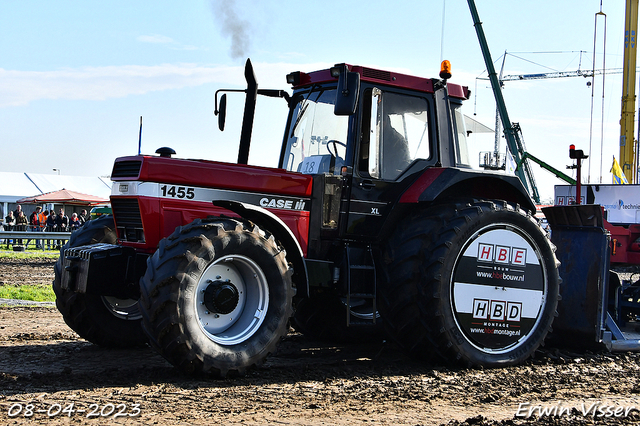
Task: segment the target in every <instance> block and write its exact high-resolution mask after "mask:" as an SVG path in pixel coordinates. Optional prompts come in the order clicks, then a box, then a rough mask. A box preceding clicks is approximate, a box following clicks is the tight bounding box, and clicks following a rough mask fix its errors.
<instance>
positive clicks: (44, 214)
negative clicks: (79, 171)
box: [0, 204, 89, 249]
mask: <svg viewBox="0 0 640 426" xmlns="http://www.w3.org/2000/svg"><path fill="white" fill-rule="evenodd" d="M0 217H1V216H0ZM88 220H89V214H88V213H87V210H84V209H83V210H82V212H80V214H77V213H73V214H72V215H71V217H68V216H67V215H66V214H65V213H64V210H63V209H60V210H59V211H58V214H56V212H55V210H44V211H43V210H42V207H40V206H38V207H36V210H35V211H34V212H33V213H31V215H29V218H27V216H26V215H25V214H24V212H23V211H22V206H21V205H19V204H18V207H17V208H16V209H15V210H14V211H9V214H8V215H7V216H6V217H5V218H4V230H5V231H31V232H44V231H46V232H69V231H70V232H73V231H77V230H78V229H80V228H81V227H82V226H83V225H84V224H85V222H87V221H88ZM29 241H31V240H28V241H27V245H29ZM16 243H17V244H19V245H22V240H17V241H16ZM46 243H47V245H48V246H49V248H51V247H52V246H53V247H55V246H56V244H55V243H54V242H52V241H50V240H47V241H46ZM44 245H45V241H44V240H36V247H37V248H40V249H44ZM57 245H58V246H59V245H60V242H59V241H58V242H57Z"/></svg>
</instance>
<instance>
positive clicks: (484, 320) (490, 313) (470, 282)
mask: <svg viewBox="0 0 640 426" xmlns="http://www.w3.org/2000/svg"><path fill="white" fill-rule="evenodd" d="M383 259H384V260H385V267H384V269H385V274H384V275H385V281H386V282H385V284H384V285H383V286H382V287H383V289H382V291H381V293H382V295H383V297H382V298H381V299H382V300H381V311H382V315H383V317H384V318H385V324H386V325H387V326H388V327H390V330H389V331H390V334H391V335H392V336H395V338H396V340H397V341H398V342H399V343H400V344H401V345H402V346H403V347H405V348H406V349H407V350H408V351H409V352H411V353H412V354H413V355H415V356H417V357H420V358H423V359H429V358H430V357H431V356H432V355H434V354H437V355H439V356H440V358H442V359H444V360H447V361H452V360H455V361H458V362H460V363H462V364H464V365H472V366H485V367H498V366H505V365H514V364H518V363H521V362H522V361H524V360H525V359H527V358H528V357H529V356H530V355H531V354H532V353H533V352H534V351H535V350H536V348H538V346H539V345H540V344H542V343H543V341H544V339H545V337H546V335H547V333H548V332H549V331H550V330H551V324H552V322H553V319H554V317H555V316H556V315H557V314H556V307H557V303H558V290H559V284H560V278H559V275H558V261H557V259H556V257H555V254H554V249H553V247H552V245H551V243H550V242H549V239H548V237H547V236H546V234H545V232H544V231H543V230H542V228H541V227H540V225H539V224H538V222H537V221H536V220H535V218H533V217H532V216H531V215H530V214H527V213H525V212H524V211H523V210H522V209H520V208H519V207H517V206H513V205H511V204H508V203H506V202H497V201H496V202H491V201H477V202H473V203H461V204H457V205H451V206H441V207H437V208H435V209H431V210H427V211H426V212H421V213H420V212H419V213H417V214H414V215H413V216H412V217H410V218H409V219H408V220H406V221H404V222H403V223H401V224H400V225H399V227H398V230H397V232H396V233H395V235H394V236H393V237H392V238H391V239H390V240H389V241H388V243H387V245H386V247H385V249H384V254H383Z"/></svg>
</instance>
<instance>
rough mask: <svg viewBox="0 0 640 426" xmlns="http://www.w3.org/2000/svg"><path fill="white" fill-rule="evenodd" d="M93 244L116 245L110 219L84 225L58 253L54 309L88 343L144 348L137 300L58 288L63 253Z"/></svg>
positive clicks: (101, 218) (112, 224)
mask: <svg viewBox="0 0 640 426" xmlns="http://www.w3.org/2000/svg"><path fill="white" fill-rule="evenodd" d="M96 243H107V244H115V243H116V232H115V225H114V221H113V216H110V215H109V216H106V215H105V216H100V217H99V218H97V219H93V220H90V221H88V222H86V223H85V225H84V226H83V227H82V228H80V230H78V231H76V232H74V233H73V234H71V237H70V238H69V242H68V243H67V244H65V245H64V246H63V247H62V249H61V250H60V257H59V258H58V261H57V262H56V264H55V267H54V269H55V279H54V281H53V291H54V293H55V294H56V306H57V308H58V310H59V311H60V313H61V314H62V317H63V318H64V321H65V322H66V323H67V325H68V326H69V327H70V328H71V329H72V330H73V331H75V332H76V333H78V335H79V336H80V337H82V338H83V339H86V340H88V341H90V342H91V343H94V344H96V345H100V346H105V347H117V348H127V347H136V346H143V345H145V344H146V343H147V338H146V336H145V334H144V332H143V330H142V325H141V319H142V316H141V315H140V310H139V309H138V301H137V300H132V299H117V298H114V297H106V296H100V295H95V294H85V293H76V292H73V291H68V290H65V289H63V288H62V286H61V284H62V283H61V277H62V268H63V265H64V250H65V249H67V248H69V247H79V246H84V245H89V244H96Z"/></svg>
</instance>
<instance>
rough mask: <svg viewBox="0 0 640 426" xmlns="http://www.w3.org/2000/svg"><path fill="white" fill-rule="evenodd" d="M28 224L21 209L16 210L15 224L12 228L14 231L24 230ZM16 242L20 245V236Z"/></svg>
mask: <svg viewBox="0 0 640 426" xmlns="http://www.w3.org/2000/svg"><path fill="white" fill-rule="evenodd" d="M18 207H20V206H18ZM28 224H29V222H28V221H27V217H26V216H25V215H24V212H23V211H22V209H20V211H19V212H18V216H17V217H16V226H15V227H14V229H15V230H16V231H26V230H27V225H28ZM17 242H18V244H20V245H22V238H20V239H19V240H18V241H17Z"/></svg>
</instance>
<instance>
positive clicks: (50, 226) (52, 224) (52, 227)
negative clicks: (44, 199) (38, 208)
mask: <svg viewBox="0 0 640 426" xmlns="http://www.w3.org/2000/svg"><path fill="white" fill-rule="evenodd" d="M47 232H56V212H55V211H53V210H51V211H50V212H49V217H48V218H47ZM53 245H54V242H53V240H47V249H50V248H51V247H52V246H53Z"/></svg>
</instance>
